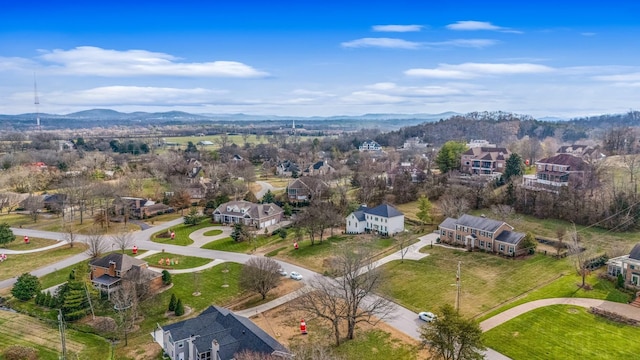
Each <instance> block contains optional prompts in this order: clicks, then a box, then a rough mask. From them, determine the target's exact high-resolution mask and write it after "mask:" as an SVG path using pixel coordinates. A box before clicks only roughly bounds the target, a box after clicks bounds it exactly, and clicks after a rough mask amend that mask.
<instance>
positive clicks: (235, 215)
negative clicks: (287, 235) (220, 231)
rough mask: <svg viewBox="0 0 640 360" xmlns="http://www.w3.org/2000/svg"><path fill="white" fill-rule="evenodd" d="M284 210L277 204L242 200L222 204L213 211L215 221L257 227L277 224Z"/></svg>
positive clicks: (262, 227) (261, 227)
mask: <svg viewBox="0 0 640 360" xmlns="http://www.w3.org/2000/svg"><path fill="white" fill-rule="evenodd" d="M283 214H284V211H283V210H282V208H281V207H280V206H278V205H276V204H254V203H252V202H248V201H244V200H240V201H229V202H226V203H224V204H221V205H220V206H218V207H217V208H216V209H215V210H214V211H213V221H215V222H217V223H223V224H237V223H240V224H244V225H247V226H253V227H255V228H257V229H264V228H265V227H267V226H270V225H275V224H277V223H279V222H280V221H281V220H282V216H283Z"/></svg>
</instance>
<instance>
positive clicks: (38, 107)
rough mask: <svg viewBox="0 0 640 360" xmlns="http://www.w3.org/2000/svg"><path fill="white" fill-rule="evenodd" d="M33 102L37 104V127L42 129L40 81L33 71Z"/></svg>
mask: <svg viewBox="0 0 640 360" xmlns="http://www.w3.org/2000/svg"><path fill="white" fill-rule="evenodd" d="M33 103H34V105H35V106H36V128H37V129H38V130H40V99H38V83H37V82H36V73H33Z"/></svg>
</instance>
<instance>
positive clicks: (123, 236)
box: [111, 231, 134, 254]
mask: <svg viewBox="0 0 640 360" xmlns="http://www.w3.org/2000/svg"><path fill="white" fill-rule="evenodd" d="M111 240H112V241H113V243H114V244H115V246H116V248H118V249H119V250H120V251H122V253H123V254H124V251H125V250H127V249H128V248H129V247H131V245H132V244H133V240H134V239H133V234H132V233H130V232H124V231H121V232H118V233H117V234H115V235H113V236H112V237H111Z"/></svg>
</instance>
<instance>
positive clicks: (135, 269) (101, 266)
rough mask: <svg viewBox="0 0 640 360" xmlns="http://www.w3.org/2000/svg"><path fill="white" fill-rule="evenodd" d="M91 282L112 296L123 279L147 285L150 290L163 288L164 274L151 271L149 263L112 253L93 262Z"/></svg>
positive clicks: (91, 264)
mask: <svg viewBox="0 0 640 360" xmlns="http://www.w3.org/2000/svg"><path fill="white" fill-rule="evenodd" d="M89 265H90V266H91V282H92V283H93V285H94V286H95V287H97V288H98V289H100V290H101V291H103V292H105V293H107V294H111V293H112V292H113V291H115V290H116V289H117V287H118V286H120V285H121V282H122V279H125V280H126V279H129V280H131V281H135V282H136V283H138V284H140V283H146V284H148V286H149V289H151V290H155V289H158V288H160V287H161V286H162V274H161V273H159V272H155V271H152V270H150V269H149V265H148V264H147V262H145V261H143V260H140V259H136V258H134V257H131V256H129V255H126V254H122V253H111V254H109V255H106V256H104V257H101V258H99V259H94V260H92V261H91V262H90V263H89Z"/></svg>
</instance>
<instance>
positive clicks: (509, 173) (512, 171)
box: [502, 153, 524, 182]
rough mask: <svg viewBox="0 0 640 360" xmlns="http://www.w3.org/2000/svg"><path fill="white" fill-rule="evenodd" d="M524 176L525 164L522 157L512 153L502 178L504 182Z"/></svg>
mask: <svg viewBox="0 0 640 360" xmlns="http://www.w3.org/2000/svg"><path fill="white" fill-rule="evenodd" d="M523 174H524V162H523V161H522V158H521V157H520V155H518V154H516V153H512V154H511V155H510V156H509V157H508V158H507V162H506V163H505V168H504V173H503V174H502V178H503V179H504V182H507V181H509V179H510V178H512V177H516V176H522V175H523Z"/></svg>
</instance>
